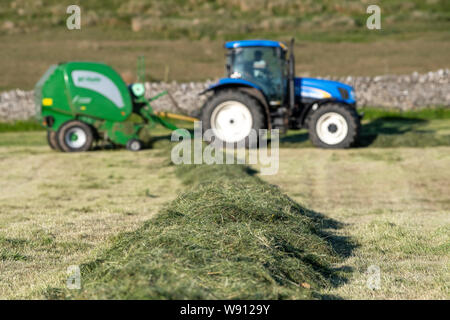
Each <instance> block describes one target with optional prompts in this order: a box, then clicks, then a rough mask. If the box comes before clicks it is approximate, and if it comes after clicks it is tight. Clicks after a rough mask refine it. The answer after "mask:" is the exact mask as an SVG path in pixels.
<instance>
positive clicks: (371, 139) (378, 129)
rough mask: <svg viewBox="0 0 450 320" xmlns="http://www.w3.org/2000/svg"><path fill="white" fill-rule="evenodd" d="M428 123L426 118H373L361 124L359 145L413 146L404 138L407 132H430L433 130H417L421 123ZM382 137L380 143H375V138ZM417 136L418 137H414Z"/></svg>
mask: <svg viewBox="0 0 450 320" xmlns="http://www.w3.org/2000/svg"><path fill="white" fill-rule="evenodd" d="M427 123H428V120H424V119H414V118H403V117H382V118H378V119H375V120H373V121H371V122H369V123H366V124H363V125H362V128H361V138H360V141H359V147H363V148H364V147H369V146H371V145H376V146H383V145H386V146H391V145H392V144H396V145H398V146H407V147H409V146H413V145H411V143H409V139H404V137H402V136H404V135H405V134H407V133H416V134H419V135H420V134H424V133H428V134H432V133H433V131H420V130H417V129H418V128H419V127H420V126H421V125H425V124H427ZM379 137H383V138H384V139H382V140H383V141H382V143H377V139H378V138H379ZM416 138H418V137H416Z"/></svg>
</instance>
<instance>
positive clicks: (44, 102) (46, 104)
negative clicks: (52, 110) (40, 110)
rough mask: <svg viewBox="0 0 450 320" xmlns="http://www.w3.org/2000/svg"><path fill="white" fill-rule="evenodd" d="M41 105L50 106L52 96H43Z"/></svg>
mask: <svg viewBox="0 0 450 320" xmlns="http://www.w3.org/2000/svg"><path fill="white" fill-rule="evenodd" d="M42 105H43V106H44V107H50V106H52V105H53V99H52V98H44V99H42Z"/></svg>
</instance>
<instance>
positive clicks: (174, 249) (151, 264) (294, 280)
mask: <svg viewBox="0 0 450 320" xmlns="http://www.w3.org/2000/svg"><path fill="white" fill-rule="evenodd" d="M176 174H177V176H178V177H179V178H180V179H182V181H183V182H184V183H185V184H186V188H187V190H186V192H184V193H183V194H181V195H180V196H179V197H178V198H177V199H176V200H174V201H172V202H171V203H170V204H168V206H167V208H165V209H164V210H162V212H160V214H159V215H158V216H157V217H156V218H155V219H152V220H150V221H147V222H146V223H145V224H144V225H143V226H142V227H141V228H140V229H138V230H136V231H134V232H130V233H125V234H122V235H120V236H118V237H117V238H116V239H115V240H114V244H113V246H112V247H111V248H110V249H108V250H106V251H105V252H103V253H102V254H101V256H100V257H99V258H98V259H97V260H95V261H93V262H91V263H88V264H85V265H83V266H82V267H81V274H82V285H83V288H82V289H81V290H79V291H76V290H65V289H57V288H50V289H48V290H46V292H45V294H46V295H47V297H48V298H83V299H84V298H87V299H311V298H315V297H317V295H316V293H317V290H318V289H320V288H323V287H324V286H328V285H330V284H331V282H330V279H331V275H332V271H331V269H330V265H331V263H333V262H334V261H337V260H338V257H337V255H336V254H335V253H334V252H333V250H332V249H331V246H330V245H329V243H328V242H327V241H326V239H324V238H323V237H322V236H321V235H320V234H321V233H320V230H319V229H318V227H319V225H318V224H317V221H316V219H315V218H314V217H310V216H311V212H308V211H307V210H305V209H304V208H302V207H301V206H300V205H299V204H297V203H295V202H294V201H292V200H291V199H290V198H288V197H287V196H285V195H284V194H282V193H281V192H280V190H279V189H278V188H277V187H275V186H272V185H269V184H267V183H265V182H264V181H262V180H260V179H259V178H257V177H255V176H253V172H252V171H251V170H249V168H247V167H244V166H238V165H221V166H206V165H200V166H180V167H177V169H176Z"/></svg>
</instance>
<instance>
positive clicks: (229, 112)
mask: <svg viewBox="0 0 450 320" xmlns="http://www.w3.org/2000/svg"><path fill="white" fill-rule="evenodd" d="M252 127H253V117H252V114H251V113H250V110H249V109H248V108H247V106H246V105H244V104H243V103H241V102H238V101H226V102H223V103H221V104H220V105H218V106H217V107H216V108H215V109H214V111H213V113H212V115H211V129H212V130H213V132H214V135H215V136H216V137H218V138H219V139H220V140H222V141H224V142H231V143H234V142H239V141H241V140H243V139H245V138H246V137H247V136H248V135H249V134H250V132H251V130H252Z"/></svg>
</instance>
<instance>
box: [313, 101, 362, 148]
mask: <svg viewBox="0 0 450 320" xmlns="http://www.w3.org/2000/svg"><path fill="white" fill-rule="evenodd" d="M333 113H337V114H338V115H340V116H342V117H343V118H344V119H345V123H346V124H347V134H346V135H345V137H342V138H339V139H338V138H336V140H338V142H337V143H330V142H331V141H324V140H323V139H321V137H320V136H321V133H319V132H318V131H320V129H319V128H318V127H320V123H319V124H318V121H319V120H320V119H326V114H330V115H331V114H333ZM320 121H322V120H320ZM321 123H322V122H321ZM323 123H325V122H323ZM329 123H330V124H329V125H328V129H327V130H329V132H330V133H331V134H334V133H337V134H338V133H339V129H337V128H338V127H339V125H336V124H334V123H333V121H331V122H329ZM306 124H307V127H308V130H309V139H310V140H311V142H312V143H313V144H314V145H315V146H316V147H319V148H324V149H345V148H350V147H353V146H355V145H356V144H357V142H358V139H359V134H360V130H361V120H360V117H359V115H358V113H357V112H356V109H355V108H354V107H352V106H349V105H346V104H340V103H327V104H325V105H322V106H320V107H319V108H318V109H317V110H315V111H313V110H311V111H310V113H309V115H308V117H307V120H306ZM333 130H335V131H334V132H333ZM322 136H323V134H322ZM331 140H332V139H331Z"/></svg>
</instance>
